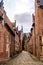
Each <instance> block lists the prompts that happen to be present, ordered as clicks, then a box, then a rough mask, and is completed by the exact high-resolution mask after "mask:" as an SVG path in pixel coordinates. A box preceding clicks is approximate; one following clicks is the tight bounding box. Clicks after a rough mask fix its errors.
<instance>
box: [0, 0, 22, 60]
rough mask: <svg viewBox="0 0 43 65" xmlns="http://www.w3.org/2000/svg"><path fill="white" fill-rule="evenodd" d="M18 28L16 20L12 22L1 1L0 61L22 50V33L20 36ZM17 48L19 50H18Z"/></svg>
mask: <svg viewBox="0 0 43 65" xmlns="http://www.w3.org/2000/svg"><path fill="white" fill-rule="evenodd" d="M18 33H19V32H18V30H17V28H16V22H15V23H14V24H12V23H11V21H10V20H9V18H8V17H7V15H6V12H5V10H4V7H3V1H1V2H0V61H4V60H7V59H9V58H10V57H12V56H14V55H15V53H16V51H18V52H20V49H21V51H22V48H21V47H22V46H21V44H22V43H21V41H22V39H21V34H22V33H20V38H19V35H18ZM16 49H17V50H16Z"/></svg>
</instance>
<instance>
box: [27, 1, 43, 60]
mask: <svg viewBox="0 0 43 65" xmlns="http://www.w3.org/2000/svg"><path fill="white" fill-rule="evenodd" d="M32 16H33V24H32V29H31V32H30V33H31V36H29V38H28V39H29V42H28V45H32V50H30V49H31V46H29V47H30V49H29V50H30V52H32V53H33V54H34V55H35V56H37V57H38V58H39V59H40V60H43V0H35V15H32Z"/></svg>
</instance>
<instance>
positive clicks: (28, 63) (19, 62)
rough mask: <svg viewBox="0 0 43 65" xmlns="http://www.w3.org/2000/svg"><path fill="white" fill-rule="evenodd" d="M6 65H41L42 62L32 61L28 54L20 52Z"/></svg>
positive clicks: (42, 64)
mask: <svg viewBox="0 0 43 65" xmlns="http://www.w3.org/2000/svg"><path fill="white" fill-rule="evenodd" d="M7 65H43V63H42V62H40V61H38V60H37V61H36V60H34V59H33V58H32V57H31V56H30V53H28V52H26V51H22V52H21V53H20V54H19V55H18V56H17V57H16V58H14V59H12V60H11V61H9V62H7Z"/></svg>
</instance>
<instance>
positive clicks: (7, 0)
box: [4, 0, 34, 32]
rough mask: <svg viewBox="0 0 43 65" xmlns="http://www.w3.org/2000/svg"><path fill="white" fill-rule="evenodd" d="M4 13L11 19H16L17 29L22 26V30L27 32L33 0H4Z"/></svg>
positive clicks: (32, 10) (32, 9) (30, 21)
mask: <svg viewBox="0 0 43 65" xmlns="http://www.w3.org/2000/svg"><path fill="white" fill-rule="evenodd" d="M4 7H5V10H6V13H7V15H8V17H9V19H10V20H11V22H14V20H15V19H16V20H17V25H18V26H19V29H20V27H21V26H23V30H24V32H29V30H30V28H31V24H32V16H31V14H32V13H33V12H34V0H4Z"/></svg>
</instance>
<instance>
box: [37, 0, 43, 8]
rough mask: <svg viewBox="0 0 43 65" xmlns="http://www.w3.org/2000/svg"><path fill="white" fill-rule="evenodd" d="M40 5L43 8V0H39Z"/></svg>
mask: <svg viewBox="0 0 43 65" xmlns="http://www.w3.org/2000/svg"><path fill="white" fill-rule="evenodd" d="M37 3H38V6H39V7H40V8H42V9H43V0H37Z"/></svg>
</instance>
